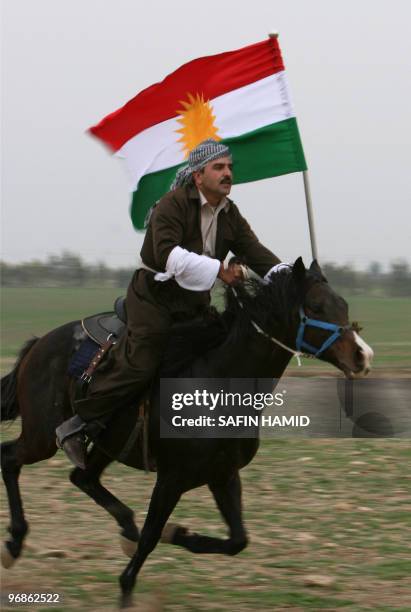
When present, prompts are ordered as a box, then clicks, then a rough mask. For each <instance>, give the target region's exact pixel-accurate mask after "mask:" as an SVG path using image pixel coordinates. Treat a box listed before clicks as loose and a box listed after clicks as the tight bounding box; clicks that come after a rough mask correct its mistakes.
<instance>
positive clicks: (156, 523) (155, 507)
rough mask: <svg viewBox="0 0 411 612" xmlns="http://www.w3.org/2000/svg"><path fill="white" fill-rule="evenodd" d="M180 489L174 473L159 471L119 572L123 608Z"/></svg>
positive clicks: (158, 537)
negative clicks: (137, 534) (129, 554)
mask: <svg viewBox="0 0 411 612" xmlns="http://www.w3.org/2000/svg"><path fill="white" fill-rule="evenodd" d="M182 492H183V488H182V486H181V483H180V482H179V479H178V476H177V475H176V474H167V475H166V476H163V475H160V474H158V476H157V482H156V485H155V487H154V490H153V493H152V496H151V501H150V506H149V508H148V513H147V517H146V520H145V522H144V526H143V529H142V531H141V535H140V539H139V543H138V548H137V551H136V553H135V554H134V556H133V558H132V559H131V561H130V563H129V564H128V565H127V567H126V569H125V570H124V572H123V573H122V574H121V576H120V587H121V591H122V597H121V607H122V608H126V607H128V606H130V605H131V597H132V591H133V588H134V585H135V582H136V578H137V574H138V572H139V571H140V569H141V567H142V565H143V563H144V561H145V560H146V558H147V557H148V555H149V554H150V553H151V551H152V550H153V549H154V548H155V546H156V545H157V543H158V541H159V540H160V537H161V533H162V531H163V528H164V525H165V524H166V522H167V519H168V517H169V516H170V514H171V513H172V511H173V510H174V508H175V506H176V504H177V502H178V500H179V499H180V497H181V494H182Z"/></svg>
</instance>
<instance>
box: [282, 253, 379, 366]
mask: <svg viewBox="0 0 411 612" xmlns="http://www.w3.org/2000/svg"><path fill="white" fill-rule="evenodd" d="M292 275H293V279H294V282H295V285H296V287H297V293H298V295H299V302H300V307H299V309H298V314H296V318H297V317H298V323H297V324H298V330H297V339H296V348H297V349H298V350H302V351H304V352H309V353H311V354H316V356H317V357H318V358H319V359H322V360H324V361H327V362H329V363H332V364H333V365H335V366H336V367H337V368H339V369H340V370H341V371H342V372H344V374H345V376H347V378H353V377H360V376H366V375H367V374H368V372H369V371H370V369H371V361H372V358H373V356H374V353H373V351H372V349H371V347H370V346H369V345H368V344H367V343H366V342H365V341H364V340H363V339H362V338H361V337H360V336H359V333H358V332H359V328H358V325H357V324H350V323H349V317H348V304H347V302H346V301H345V300H344V299H343V298H342V297H341V296H339V295H337V294H336V293H335V291H333V289H332V288H331V287H330V285H329V284H328V283H327V280H326V279H325V277H324V276H323V274H322V272H321V268H320V266H319V265H318V263H317V261H316V260H314V261H313V263H312V264H311V266H310V268H309V269H308V270H306V268H305V266H304V263H303V261H302V259H301V257H300V258H298V259H297V260H296V262H295V263H294V266H293V269H292Z"/></svg>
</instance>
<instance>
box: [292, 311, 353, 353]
mask: <svg viewBox="0 0 411 612" xmlns="http://www.w3.org/2000/svg"><path fill="white" fill-rule="evenodd" d="M299 314H300V327H299V328H298V332H297V339H296V341H295V344H296V347H297V351H300V352H304V351H306V352H308V353H311V355H314V357H318V356H319V355H321V353H323V352H324V351H325V350H327V349H328V348H329V347H330V346H331V345H332V344H333V342H335V341H336V340H338V338H341V336H342V335H343V333H344V332H345V331H347V330H348V329H352V328H351V325H344V326H341V325H335V323H326V321H318V320H317V319H309V318H308V317H307V316H306V315H305V313H304V310H303V308H302V306H300V310H299ZM306 327H318V328H319V329H325V330H327V331H330V332H333V333H332V334H331V336H329V337H328V338H327V340H325V341H324V342H323V343H322V345H321V346H320V348H319V349H317V348H316V347H315V346H312V345H311V344H309V343H308V342H305V340H304V332H305V328H306Z"/></svg>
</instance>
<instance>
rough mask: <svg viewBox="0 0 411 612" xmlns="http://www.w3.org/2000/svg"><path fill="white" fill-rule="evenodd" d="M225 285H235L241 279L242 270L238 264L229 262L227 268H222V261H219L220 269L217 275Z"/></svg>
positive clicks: (242, 278)
mask: <svg viewBox="0 0 411 612" xmlns="http://www.w3.org/2000/svg"><path fill="white" fill-rule="evenodd" d="M217 277H218V278H220V279H221V280H222V281H223V283H225V284H226V285H237V284H238V283H240V282H241V281H242V280H244V277H243V271H242V268H241V266H240V264H236V263H235V264H230V265H229V266H228V268H224V263H221V266H220V271H219V273H218V275H217Z"/></svg>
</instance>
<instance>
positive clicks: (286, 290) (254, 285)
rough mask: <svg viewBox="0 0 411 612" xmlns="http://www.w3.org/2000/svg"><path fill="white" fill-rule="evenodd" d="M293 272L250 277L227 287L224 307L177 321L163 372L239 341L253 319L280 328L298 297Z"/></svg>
mask: <svg viewBox="0 0 411 612" xmlns="http://www.w3.org/2000/svg"><path fill="white" fill-rule="evenodd" d="M298 297H299V296H298V292H297V289H296V286H295V282H294V278H293V275H292V274H290V272H289V271H281V272H278V273H276V274H272V275H271V277H270V279H269V282H262V281H261V280H256V279H250V280H247V281H245V282H244V283H241V285H239V286H237V287H236V288H235V289H234V291H233V289H232V288H231V287H226V289H225V292H224V301H225V310H224V311H223V312H221V313H220V312H218V311H217V310H216V308H214V307H210V308H209V309H208V310H207V311H206V312H205V314H204V318H202V319H201V320H198V319H196V320H195V321H193V322H191V321H190V322H187V323H184V324H183V325H177V326H175V327H174V328H173V329H172V332H171V337H170V342H169V345H168V348H167V350H166V352H165V356H164V359H163V363H162V366H161V375H162V376H169V377H172V376H175V375H176V374H177V373H178V372H180V371H182V370H183V369H184V368H185V367H187V366H188V365H189V364H190V363H192V362H193V361H194V359H195V358H197V357H200V356H201V355H204V354H205V353H207V352H208V351H210V350H212V349H214V348H217V347H218V346H221V345H222V344H223V343H224V342H229V343H230V344H233V345H234V344H236V343H237V342H238V341H239V340H240V339H244V337H245V336H246V335H248V334H249V333H255V332H253V328H252V327H251V326H250V320H251V319H252V320H253V321H255V322H256V323H257V324H258V325H259V326H260V327H261V328H262V329H263V330H267V331H268V330H270V332H271V333H273V330H274V329H281V328H284V327H286V326H287V325H288V324H289V319H290V314H291V312H292V310H293V307H294V305H295V303H296V301H297V299H298Z"/></svg>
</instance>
